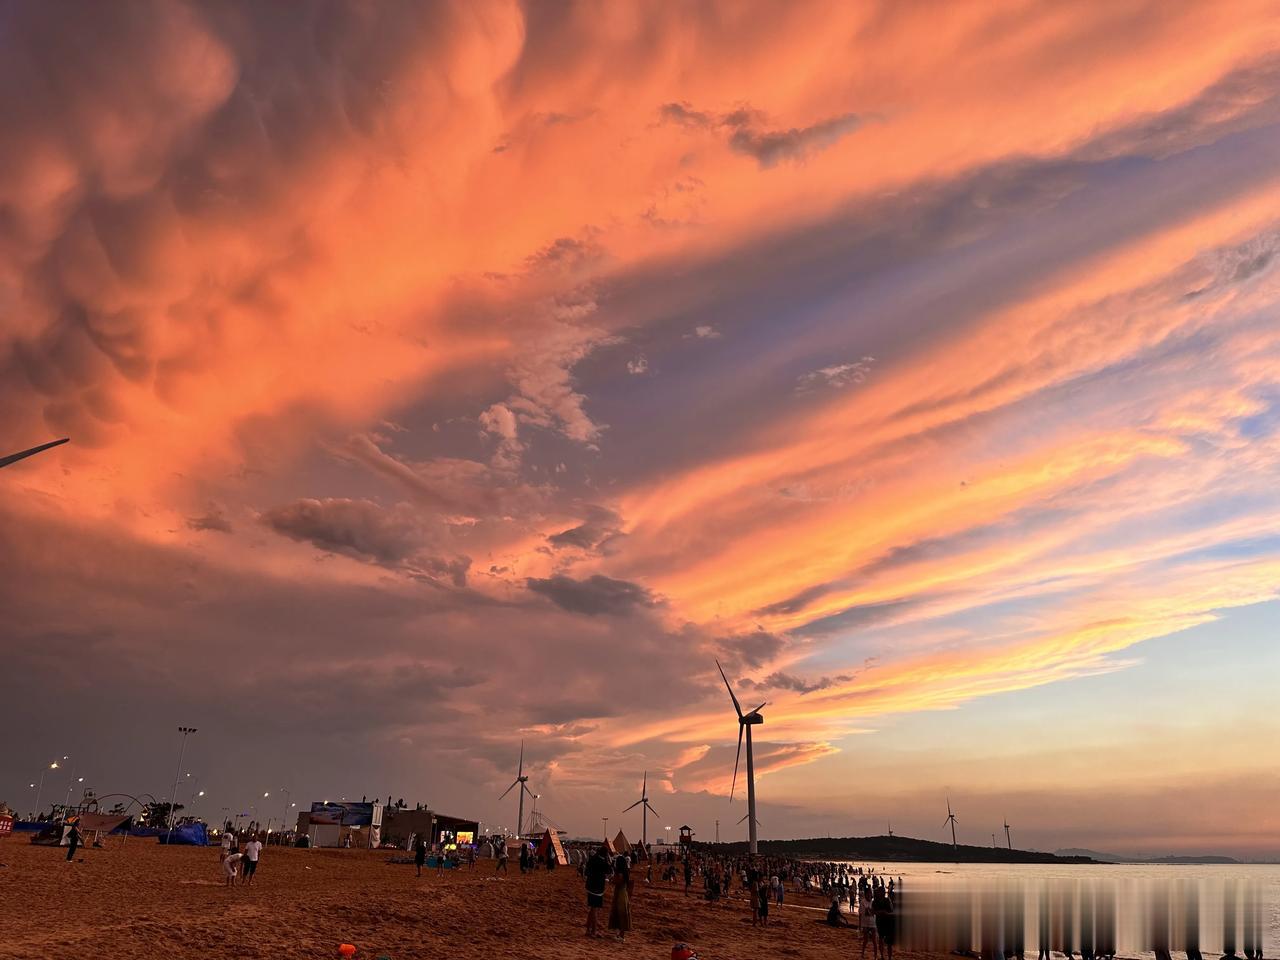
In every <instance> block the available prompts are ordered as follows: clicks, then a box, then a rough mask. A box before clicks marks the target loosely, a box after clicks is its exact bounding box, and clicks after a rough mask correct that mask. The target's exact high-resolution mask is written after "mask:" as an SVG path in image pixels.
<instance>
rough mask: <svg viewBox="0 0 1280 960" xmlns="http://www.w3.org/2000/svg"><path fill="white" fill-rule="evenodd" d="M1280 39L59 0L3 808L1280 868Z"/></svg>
mask: <svg viewBox="0 0 1280 960" xmlns="http://www.w3.org/2000/svg"><path fill="white" fill-rule="evenodd" d="M1276 13H1277V11H1276V9H1275V7H1274V5H1273V4H1269V3H1252V2H1248V0H1246V2H1242V3H1235V4H1229V5H1212V4H1197V3H1189V2H1171V3H1166V4H1159V5H1155V6H1152V5H1150V4H1145V3H1139V2H1136V0H1119V2H1116V3H1108V4H1096V5H1087V4H1086V5H1079V6H1072V7H1063V6H1061V5H1059V4H1050V3H1032V4H1029V5H1028V4H1026V3H1021V2H1018V3H1015V2H1005V0H992V2H988V3H982V4H977V5H963V4H960V5H949V6H948V5H942V6H938V5H933V6H916V5H911V4H862V3H852V4H810V3H803V2H801V3H788V4H777V3H752V2H749V0H734V2H729V3H723V4H717V3H710V4H707V5H705V6H702V5H700V6H697V7H696V8H695V7H689V8H686V7H684V6H683V5H660V4H641V5H631V4H628V3H625V2H620V3H616V4H615V3H608V4H603V5H598V6H594V7H593V6H590V5H578V6H570V7H561V6H555V5H551V6H547V5H539V4H521V3H517V2H514V0H495V2H492V3H480V4H461V5H449V4H435V3H423V4H409V5H405V6H398V5H393V4H375V5H372V6H358V5H357V6H354V7H351V8H346V7H343V6H342V5H336V6H323V7H315V8H306V9H305V10H300V11H297V12H295V13H294V14H284V13H282V12H281V11H280V10H278V9H277V8H273V7H271V6H269V5H235V4H214V3H177V2H172V3H156V4H154V5H152V6H147V5H146V4H144V5H142V6H140V7H136V6H132V5H129V6H125V5H117V4H87V5H84V6H83V7H80V8H77V11H76V12H75V14H74V15H72V14H70V13H68V12H66V9H65V8H64V7H62V6H61V5H48V4H18V5H14V6H12V7H10V8H7V9H6V12H5V13H4V15H3V25H4V29H3V30H0V76H2V77H3V79H4V82H3V83H0V103H3V109H0V118H3V119H0V146H3V148H4V154H5V156H6V158H8V159H9V160H10V161H11V162H10V163H8V164H6V165H5V166H4V168H3V169H0V250H2V251H3V253H4V255H3V256H0V457H3V456H5V455H7V454H10V453H13V452H18V451H23V450H27V449H29V448H32V447H36V446H38V445H40V444H44V443H47V442H49V441H52V440H56V439H60V438H63V437H69V438H70V441H71V442H70V443H67V444H63V445H60V446H57V447H55V448H53V449H49V450H46V451H45V452H42V453H40V454H39V455H38V456H32V457H29V458H26V459H22V460H20V461H17V462H14V463H11V464H9V465H8V466H6V467H5V469H3V470H0V654H2V655H3V657H4V661H5V669H4V670H3V671H0V729H3V730H4V731H5V732H6V734H7V740H6V747H5V750H4V755H3V757H0V799H3V800H6V801H7V802H9V803H10V804H12V805H13V806H15V807H16V808H18V809H20V810H22V809H26V808H28V806H29V805H30V804H31V803H33V802H34V800H35V794H36V792H37V791H36V790H35V789H34V788H32V787H29V786H28V784H32V783H36V782H38V781H39V777H40V775H41V772H42V770H44V769H45V768H47V766H48V764H49V762H50V761H52V760H53V759H56V758H58V757H62V756H64V755H65V756H70V757H73V758H75V761H76V764H77V769H76V776H83V777H84V778H85V786H92V787H94V788H96V789H98V790H100V791H101V792H104V793H105V792H115V791H123V792H129V793H134V794H136V793H138V792H140V791H147V792H150V793H153V794H155V795H156V796H165V795H167V794H168V793H169V792H171V791H172V789H173V786H172V785H173V780H174V773H175V763H176V762H177V759H178V751H179V735H178V734H177V732H176V730H177V728H178V727H179V726H181V725H190V726H192V727H194V728H197V730H198V732H196V733H194V734H191V736H190V737H189V740H188V743H187V745H186V753H185V755H184V759H183V765H184V769H189V770H190V771H192V773H193V776H197V775H198V777H199V781H200V788H201V789H203V790H205V791H206V792H207V795H206V796H205V797H204V798H201V809H200V812H201V813H204V814H205V815H207V816H209V817H211V818H214V819H216V818H218V817H219V816H220V814H221V811H222V810H223V809H224V808H228V809H232V810H234V809H235V808H236V807H237V806H240V807H242V808H245V809H247V808H246V807H244V804H246V803H250V802H256V801H254V799H253V798H255V797H259V798H260V797H261V795H262V793H263V792H264V791H271V792H272V794H273V796H274V794H275V792H276V791H278V790H280V789H282V788H287V789H288V790H289V791H291V794H292V798H293V800H296V801H297V802H298V805H299V808H301V807H303V804H304V801H305V802H306V803H308V804H309V803H310V802H311V801H312V800H322V799H326V798H329V799H332V798H334V797H336V796H340V795H342V794H345V795H346V796H348V797H358V796H360V795H362V794H365V795H370V796H373V795H379V796H382V797H383V798H384V799H385V797H386V795H387V794H388V793H390V794H392V795H393V796H394V797H404V798H405V799H406V800H408V801H409V802H410V803H413V802H423V803H428V804H430V805H432V806H434V807H435V808H437V809H440V810H442V811H444V812H447V813H451V814H460V815H462V814H465V815H467V816H473V817H476V818H479V819H480V820H482V821H484V822H485V823H486V824H488V825H499V824H501V825H508V826H509V825H511V824H513V823H514V820H515V817H516V815H517V812H516V794H517V793H520V791H514V792H513V793H512V794H510V795H509V796H508V797H507V798H506V799H504V800H502V801H499V796H500V794H501V793H502V791H503V790H504V789H506V787H507V785H508V784H509V783H510V781H511V777H512V775H513V774H512V771H513V770H514V769H515V768H516V766H517V762H518V761H517V757H518V753H519V749H520V741H521V740H522V739H523V740H524V742H525V754H524V768H523V772H524V773H525V774H527V775H528V776H529V778H530V779H529V787H530V789H531V790H532V792H534V793H537V794H539V801H538V802H539V809H540V811H543V812H545V815H546V816H548V817H551V818H553V819H554V820H555V821H556V822H558V823H560V824H561V825H562V826H563V827H564V828H566V829H568V830H569V831H570V832H571V833H574V834H584V835H592V834H594V832H595V831H597V830H598V829H599V828H600V824H601V818H602V817H605V816H607V817H609V818H610V821H609V822H610V825H611V826H610V829H616V828H617V827H619V826H622V827H623V829H625V830H626V831H627V833H628V835H629V836H630V835H631V833H632V831H633V829H634V830H635V831H636V832H638V831H639V830H640V815H639V812H638V811H632V812H631V813H629V814H626V815H624V814H623V813H622V811H623V808H624V807H626V806H627V805H628V804H630V803H632V802H633V801H634V800H635V798H636V797H637V796H639V795H640V794H639V791H640V790H641V783H642V778H643V777H644V774H645V771H647V772H648V780H647V789H648V796H650V797H651V799H652V801H653V804H654V806H656V807H657V808H658V809H659V810H661V811H662V813H663V815H664V822H663V823H662V827H665V826H667V825H668V824H669V825H671V826H672V827H676V826H678V825H679V824H681V823H689V824H691V825H693V826H694V828H695V829H696V830H698V832H699V834H700V835H701V836H703V837H710V836H711V835H712V833H713V832H714V829H715V827H714V822H715V820H716V819H717V818H718V819H720V820H721V821H723V824H722V828H721V835H722V838H723V839H726V840H729V839H745V837H746V824H745V823H744V824H741V825H740V826H734V824H736V823H737V821H738V819H739V818H740V817H741V816H742V815H743V814H744V813H745V812H746V810H745V803H744V802H742V801H741V800H740V799H739V798H738V797H737V796H736V795H735V799H734V801H733V803H732V804H730V802H729V799H728V797H729V792H730V786H731V781H732V777H733V764H734V752H735V745H736V738H737V736H738V730H737V723H736V721H735V718H734V716H733V713H732V712H731V710H730V705H729V704H728V703H727V702H726V701H727V697H726V695H725V690H724V684H723V683H722V682H721V679H720V676H719V674H718V672H717V670H716V660H717V658H718V659H719V660H720V662H721V663H723V664H724V669H725V673H726V675H727V679H728V680H729V681H730V682H731V683H732V686H733V689H734V690H735V691H736V692H737V695H738V696H739V698H740V699H741V700H742V702H743V704H744V709H745V708H746V707H750V706H751V705H753V704H755V703H758V702H760V701H766V700H767V701H768V704H769V706H768V708H767V709H766V710H765V711H764V715H765V717H766V718H767V720H766V722H765V723H764V724H762V725H760V726H757V727H756V728H755V729H754V731H753V738H754V760H755V767H756V777H757V792H758V804H759V821H760V836H761V838H762V839H771V838H779V837H804V836H821V835H824V834H825V833H827V832H833V833H835V834H838V835H873V834H881V833H883V832H884V831H885V829H886V823H887V822H888V821H889V820H892V823H893V829H894V832H895V834H898V835H903V836H907V835H910V836H915V837H920V838H924V839H931V840H938V841H940V842H941V841H948V842H949V840H950V832H949V829H945V828H941V827H939V825H940V824H942V822H943V818H944V816H945V815H946V808H945V804H946V799H947V797H948V796H949V797H950V799H951V803H952V804H953V807H954V808H955V810H956V815H957V817H958V818H959V825H958V827H957V834H958V840H959V842H962V843H963V842H966V841H967V842H969V843H976V844H986V843H990V842H991V835H992V834H993V833H994V834H995V835H996V837H997V839H1003V834H1002V831H1003V824H1004V822H1005V820H1006V819H1007V820H1008V821H1009V822H1010V823H1011V824H1013V842H1014V846H1016V847H1022V848H1035V849H1041V850H1053V849H1057V848H1064V847H1089V848H1093V849H1098V850H1104V851H1116V852H1119V853H1124V854H1143V855H1164V854H1199V853H1210V854H1219V853H1220V854H1226V855H1231V856H1238V857H1271V858H1276V857H1280V813H1277V812H1276V804H1275V798H1276V796H1277V795H1280V772H1277V769H1276V765H1275V763H1274V757H1275V755H1276V743H1277V740H1278V738H1280V714H1278V712H1277V710H1276V678H1277V677H1280V644H1278V643H1277V639H1276V638H1277V636H1280V484H1278V483H1277V482H1276V478H1277V476H1280V325H1278V324H1277V322H1276V315H1277V307H1278V301H1280V271H1278V270H1277V263H1278V262H1280V258H1277V251H1280V212H1278V211H1280V178H1278V176H1277V164H1276V161H1275V158H1276V157H1277V156H1278V155H1280V53H1278V52H1277V44H1276V37H1275V36H1274V31H1269V30H1268V29H1264V28H1261V27H1260V25H1263V24H1267V25H1269V24H1272V23H1275V22H1277V20H1276ZM753 698H754V699H753ZM56 779H57V778H55V777H49V778H47V779H46V780H45V782H44V786H43V789H42V791H41V792H40V797H41V805H42V806H47V804H48V803H49V802H58V801H60V800H61V799H62V797H63V796H64V795H65V793H66V791H67V786H68V784H67V783H65V782H55V780H56ZM741 785H742V780H741V773H740V774H739V788H741ZM179 793H181V785H180V788H179ZM273 802H274V801H273ZM529 812H530V811H529V810H528V809H526V811H525V814H526V818H527V817H528V814H529ZM267 815H273V816H277V817H278V816H280V813H279V812H278V811H274V812H273V811H267ZM263 819H264V820H265V817H263ZM633 820H634V824H633V823H632V821H633ZM650 828H651V834H652V835H661V834H662V833H663V831H661V830H659V831H658V833H657V834H654V828H653V824H652V823H650Z"/></svg>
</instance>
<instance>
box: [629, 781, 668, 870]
mask: <svg viewBox="0 0 1280 960" xmlns="http://www.w3.org/2000/svg"><path fill="white" fill-rule="evenodd" d="M636 807H639V808H640V845H641V846H643V847H644V849H645V853H646V856H647V855H648V850H649V814H650V813H652V814H653V815H654V816H655V817H658V816H661V814H660V813H658V811H657V810H654V809H653V806H652V805H651V804H650V803H649V771H648V770H646V771H645V772H644V780H642V781H641V782H640V799H639V800H637V801H636V802H635V803H633V804H632V805H631V806H629V807H627V810H634V809H635V808H636ZM627 810H623V811H622V812H623V813H626V812H627Z"/></svg>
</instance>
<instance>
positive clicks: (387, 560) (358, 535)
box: [259, 498, 420, 565]
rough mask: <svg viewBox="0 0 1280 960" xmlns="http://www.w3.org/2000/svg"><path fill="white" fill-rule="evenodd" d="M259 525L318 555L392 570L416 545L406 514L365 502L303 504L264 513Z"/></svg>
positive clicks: (311, 501) (413, 528) (309, 501)
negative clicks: (369, 562)
mask: <svg viewBox="0 0 1280 960" xmlns="http://www.w3.org/2000/svg"><path fill="white" fill-rule="evenodd" d="M259 519H260V520H261V522H262V523H263V524H264V525H265V526H267V527H269V528H270V529H272V530H274V531H275V532H276V533H279V534H281V535H283V536H286V537H290V538H292V539H294V540H299V541H304V542H307V543H311V544H313V545H315V546H317V547H319V548H320V549H321V550H329V551H332V552H334V553H345V554H347V555H348V556H353V557H358V558H360V559H366V560H375V561H377V562H378V563H383V564H387V565H395V564H398V563H400V562H402V561H404V560H406V559H407V558H408V557H409V556H411V555H412V554H413V553H414V551H415V550H416V549H417V548H418V546H419V544H420V541H419V539H418V536H417V534H416V524H415V522H414V519H413V517H412V515H411V514H409V513H408V512H407V511H405V510H403V509H401V510H396V511H390V512H389V511H387V510H385V509H383V508H382V507H380V506H378V505H377V504H376V503H373V502H371V501H369V500H346V499H340V498H326V499H322V500H314V499H306V500H297V501H295V502H294V503H289V504H284V505H282V506H279V507H273V508H272V509H270V510H266V511H264V512H263V513H262V515H261V516H260V517H259Z"/></svg>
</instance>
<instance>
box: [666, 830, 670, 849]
mask: <svg viewBox="0 0 1280 960" xmlns="http://www.w3.org/2000/svg"><path fill="white" fill-rule="evenodd" d="M666 831H667V846H668V847H669V846H671V828H670V827H667V828H666Z"/></svg>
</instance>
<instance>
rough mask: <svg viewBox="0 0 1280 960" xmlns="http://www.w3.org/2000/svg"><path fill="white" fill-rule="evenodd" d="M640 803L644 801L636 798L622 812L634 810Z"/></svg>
mask: <svg viewBox="0 0 1280 960" xmlns="http://www.w3.org/2000/svg"><path fill="white" fill-rule="evenodd" d="M642 803H644V801H643V800H637V801H636V802H635V803H633V804H632V805H631V806H629V807H627V808H625V809H624V810H623V811H622V812H623V813H626V812H627V810H634V809H635V808H636V807H638V806H640V804H642Z"/></svg>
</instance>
